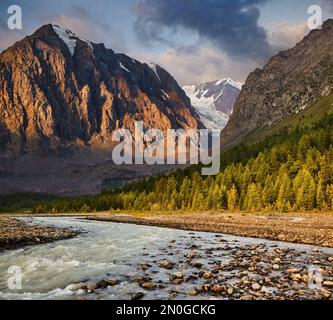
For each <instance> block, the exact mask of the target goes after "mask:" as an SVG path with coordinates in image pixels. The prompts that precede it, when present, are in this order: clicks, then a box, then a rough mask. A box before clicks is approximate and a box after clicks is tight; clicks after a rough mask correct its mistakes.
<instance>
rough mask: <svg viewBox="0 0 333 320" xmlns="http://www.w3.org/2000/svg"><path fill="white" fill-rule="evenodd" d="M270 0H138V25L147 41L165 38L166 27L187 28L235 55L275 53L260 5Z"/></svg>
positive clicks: (136, 10)
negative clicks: (267, 33)
mask: <svg viewBox="0 0 333 320" xmlns="http://www.w3.org/2000/svg"><path fill="white" fill-rule="evenodd" d="M266 2H267V0H138V1H137V3H136V6H135V13H136V15H137V21H136V23H135V29H136V32H137V34H138V36H139V37H140V39H141V40H143V41H149V40H157V41H163V40H164V39H163V37H162V35H161V34H162V31H163V30H164V29H166V28H170V27H171V28H185V29H190V30H193V31H195V32H197V33H198V35H199V37H201V38H203V39H208V40H210V41H212V42H213V43H214V44H215V45H217V46H218V47H220V48H221V49H223V50H224V51H225V52H226V53H228V54H229V55H232V56H240V57H242V56H244V57H251V58H266V57H267V56H269V55H270V54H271V48H270V45H269V43H268V41H267V35H266V31H265V29H264V28H262V27H260V26H259V25H258V19H259V16H260V11H259V9H258V7H257V5H261V4H264V3H266Z"/></svg>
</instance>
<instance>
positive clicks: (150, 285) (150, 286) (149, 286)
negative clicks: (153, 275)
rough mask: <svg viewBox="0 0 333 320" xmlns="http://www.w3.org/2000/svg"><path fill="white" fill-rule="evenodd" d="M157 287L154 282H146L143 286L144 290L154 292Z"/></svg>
mask: <svg viewBox="0 0 333 320" xmlns="http://www.w3.org/2000/svg"><path fill="white" fill-rule="evenodd" d="M156 287H157V285H156V284H155V283H152V282H145V283H143V284H142V288H144V289H147V290H154V289H156Z"/></svg>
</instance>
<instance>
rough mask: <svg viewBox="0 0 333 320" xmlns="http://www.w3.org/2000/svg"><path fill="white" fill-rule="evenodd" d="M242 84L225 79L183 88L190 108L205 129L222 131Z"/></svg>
mask: <svg viewBox="0 0 333 320" xmlns="http://www.w3.org/2000/svg"><path fill="white" fill-rule="evenodd" d="M241 88H242V84H240V83H238V82H236V81H234V80H232V79H230V78H225V79H221V80H218V81H212V82H207V83H202V84H200V85H189V86H185V87H183V90H184V91H185V93H186V94H187V96H188V97H189V98H190V99H191V103H192V106H193V107H194V108H195V109H196V111H197V113H198V114H199V116H200V118H201V121H202V122H203V123H204V124H205V126H206V127H207V128H217V129H223V128H224V127H225V126H226V124H227V122H228V120H229V118H230V116H231V114H232V112H233V107H234V104H235V102H236V100H237V98H238V95H239V93H240V90H241Z"/></svg>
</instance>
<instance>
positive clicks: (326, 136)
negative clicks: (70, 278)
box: [0, 115, 333, 213]
mask: <svg viewBox="0 0 333 320" xmlns="http://www.w3.org/2000/svg"><path fill="white" fill-rule="evenodd" d="M0 201H3V200H0ZM1 205H2V206H3V203H1ZM7 209H8V203H7ZM106 210H152V211H156V210H172V211H175V210H228V211H231V212H232V211H247V212H253V211H266V212H267V211H279V212H291V211H313V210H320V211H328V210H333V115H325V116H324V117H323V118H322V119H321V120H319V121H317V122H315V123H314V124H310V125H308V126H297V125H296V126H291V127H289V128H284V129H282V130H281V131H280V132H278V133H277V134H275V135H273V136H271V137H266V138H265V139H262V140H261V141H260V142H257V143H254V144H245V143H243V144H241V145H238V146H236V147H234V148H232V149H230V150H229V151H226V152H225V153H223V154H222V156H221V171H220V173H219V174H218V175H216V176H212V177H203V176H201V174H200V167H198V166H197V167H190V168H188V169H186V170H183V171H178V172H176V173H174V174H171V175H168V176H163V175H161V176H155V177H150V178H146V179H142V180H138V181H135V182H132V183H130V184H127V185H125V186H123V187H122V188H118V189H114V190H112V191H108V192H106V191H105V192H103V193H101V194H100V195H96V196H86V197H77V198H62V199H56V200H54V199H51V200H50V199H47V200H46V201H42V202H40V201H39V202H38V201H36V202H35V205H34V206H33V212H34V213H44V212H53V213H61V212H94V211H106Z"/></svg>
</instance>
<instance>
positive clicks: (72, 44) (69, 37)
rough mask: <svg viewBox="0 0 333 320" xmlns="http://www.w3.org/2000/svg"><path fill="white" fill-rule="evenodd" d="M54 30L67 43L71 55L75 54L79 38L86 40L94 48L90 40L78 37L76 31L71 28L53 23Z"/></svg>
mask: <svg viewBox="0 0 333 320" xmlns="http://www.w3.org/2000/svg"><path fill="white" fill-rule="evenodd" d="M52 27H53V30H54V32H55V33H56V34H57V35H58V36H59V38H60V39H61V40H62V41H63V42H64V43H65V44H66V46H67V47H68V50H69V52H70V53H71V55H72V56H73V55H74V52H75V48H76V41H77V40H78V39H79V40H81V41H83V42H85V43H86V44H87V45H88V46H89V47H90V48H91V49H92V50H93V46H92V44H91V42H90V41H88V40H86V39H83V38H80V37H78V36H77V35H76V34H75V33H73V32H72V31H71V30H69V29H64V28H61V27H60V26H58V25H56V24H53V25H52Z"/></svg>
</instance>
